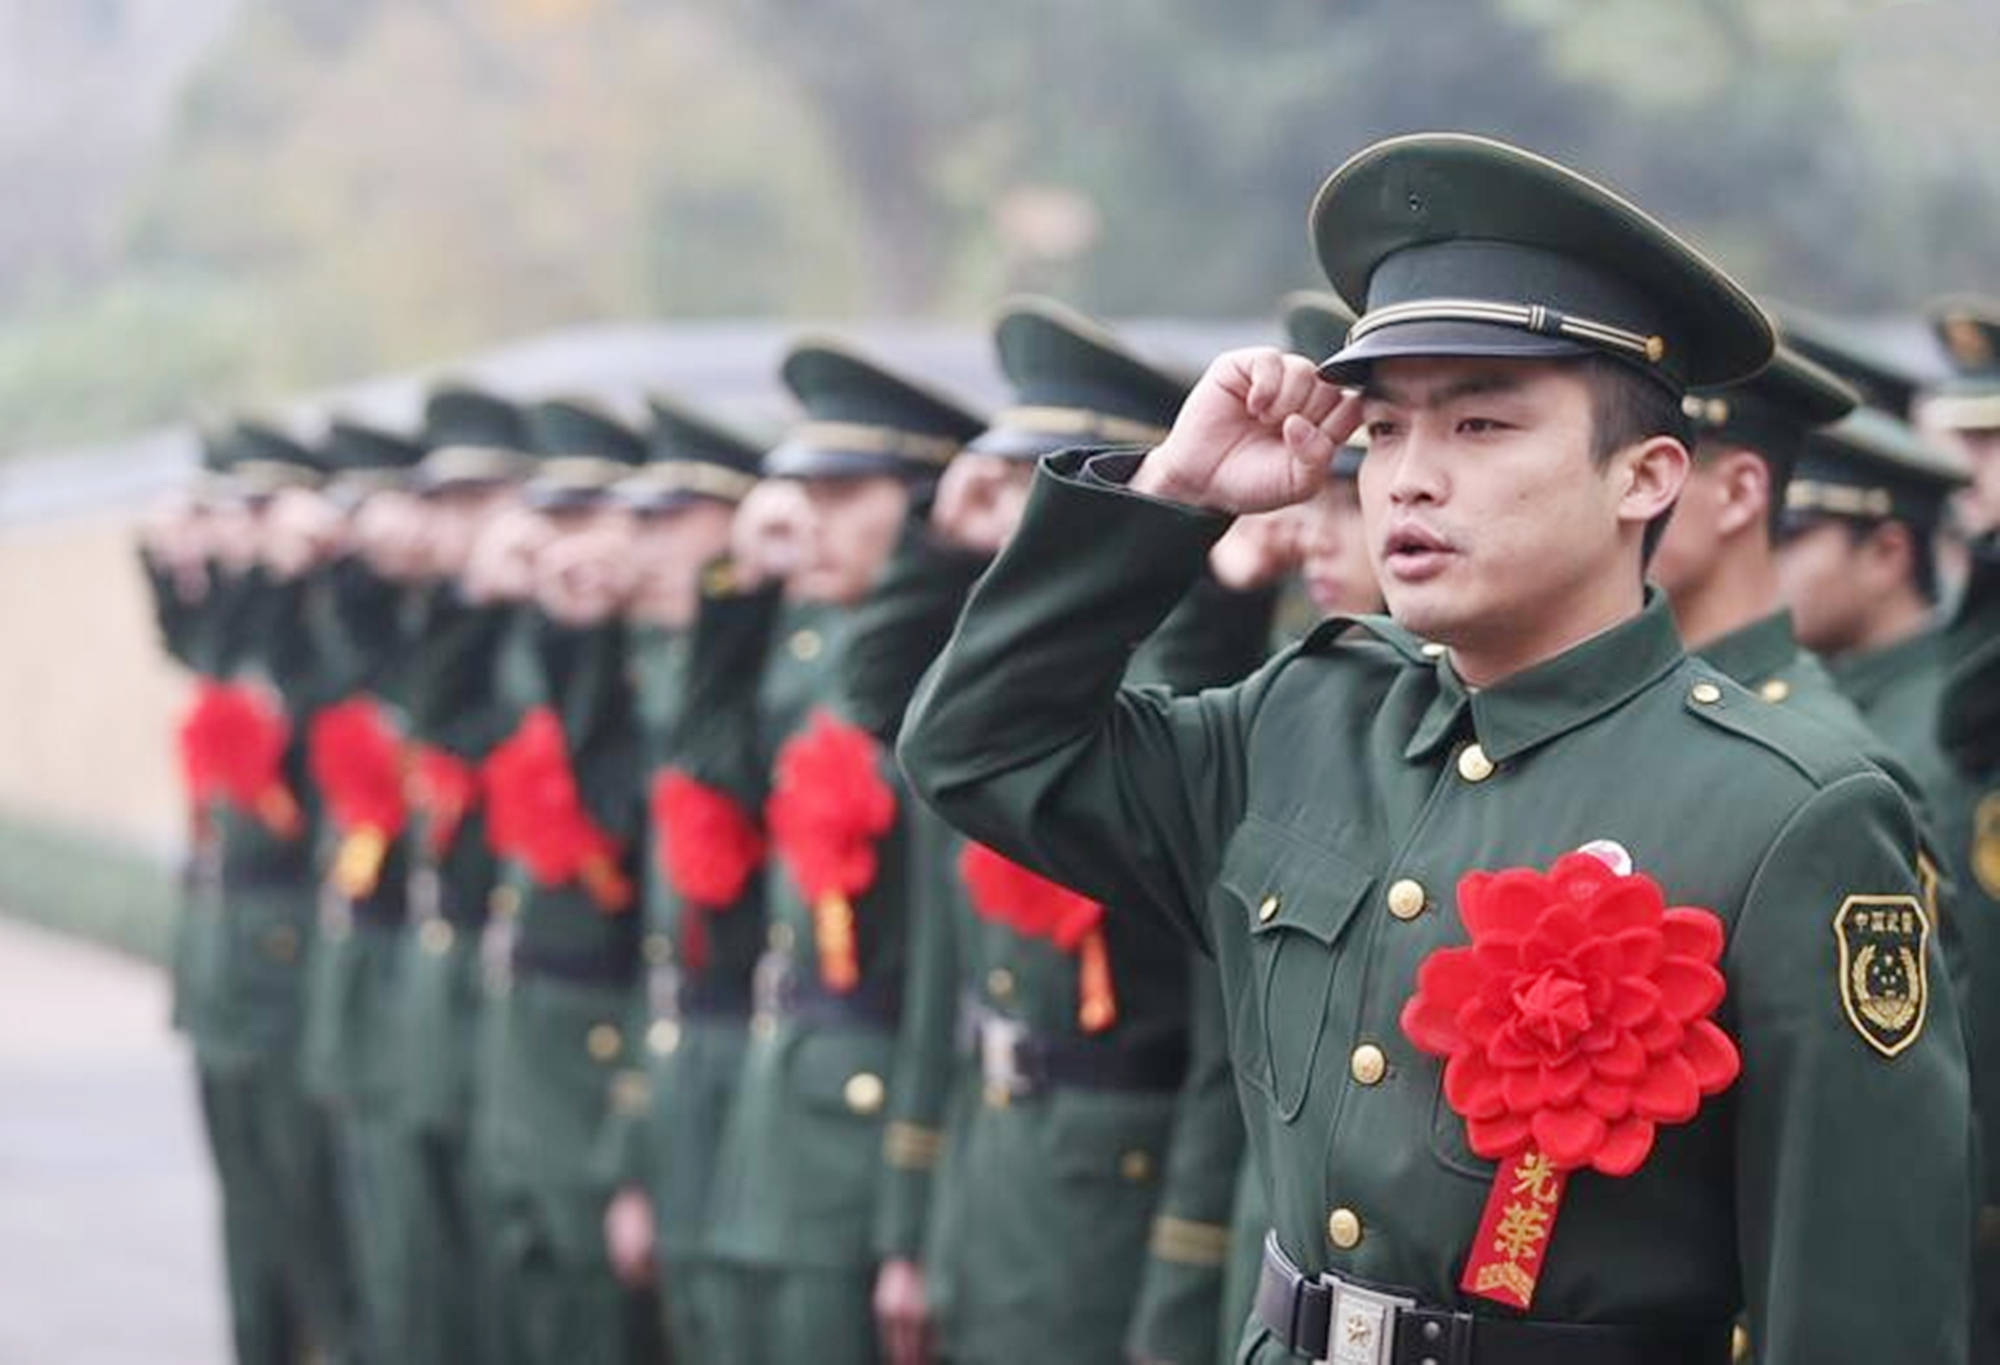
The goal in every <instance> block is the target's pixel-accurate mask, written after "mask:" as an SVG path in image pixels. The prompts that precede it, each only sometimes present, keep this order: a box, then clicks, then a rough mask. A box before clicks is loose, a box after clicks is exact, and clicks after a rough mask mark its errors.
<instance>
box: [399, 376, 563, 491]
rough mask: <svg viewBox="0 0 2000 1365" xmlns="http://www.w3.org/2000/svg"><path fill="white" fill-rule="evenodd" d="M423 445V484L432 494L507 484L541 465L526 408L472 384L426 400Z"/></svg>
mask: <svg viewBox="0 0 2000 1365" xmlns="http://www.w3.org/2000/svg"><path fill="white" fill-rule="evenodd" d="M423 443H424V445H425V446H427V447H429V453H428V454H426V455H425V456H424V458H423V460H422V461H421V462H420V463H419V464H418V465H417V482H418V484H419V485H420V486H421V487H422V488H423V489H424V491H426V492H436V491H438V490H440V489H444V488H449V487H457V486H464V485H476V484H485V483H506V482H509V481H511V480H513V479H518V478H523V477H525V476H526V475H527V474H528V472H529V471H530V470H532V469H533V468H534V465H535V459H534V456H533V455H532V454H530V453H529V452H530V451H531V450H532V448H533V442H532V441H531V440H530V438H529V436H528V423H527V419H526V418H525V417H524V416H523V415H522V413H521V410H520V408H518V407H516V406H515V405H514V404H512V403H510V402H508V401H507V400H506V399H504V398H501V397H498V396H496V395H494V394H490V393H487V392H485V391H484V390H483V389H476V388H473V387H472V386H470V385H468V384H441V385H439V386H438V387H437V388H435V389H433V390H431V392H430V395H429V397H427V398H425V399H424V426H423Z"/></svg>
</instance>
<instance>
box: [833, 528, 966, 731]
mask: <svg viewBox="0 0 2000 1365" xmlns="http://www.w3.org/2000/svg"><path fill="white" fill-rule="evenodd" d="M988 562H989V560H988V559H987V557H986V556H984V555H976V554H968V553H966V552H964V551H962V550H957V549H953V548H951V547H949V546H946V545H943V544H941V543H940V542H938V541H937V540H936V539H935V538H934V537H933V536H932V535H931V533H930V526H929V523H928V521H927V519H925V518H923V517H919V516H913V517H911V518H910V519H909V520H908V521H907V522H906V523H905V524H904V527H903V535H902V539H901V540H900V541H899V542H898V544H897V547H896V553H895V555H894V556H893V557H892V558H891V559H890V561H889V567H888V569H887V570H886V571H885V572H884V573H883V575H882V579H881V581H880V582H879V583H877V584H876V586H875V588H874V590H873V591H872V592H870V593H869V595H868V599H867V600H866V601H865V602H863V603H862V604H861V606H859V607H858V608H856V610H855V613H854V623H853V625H852V626H851V627H850V628H849V629H848V632H847V639H846V642H845V643H844V644H843V645H842V647H841V679H842V687H843V690H844V692H845V694H846V702H847V706H848V710H849V712H850V714H851V715H852V717H853V719H854V722H855V724H857V725H859V726H860V727H861V728H862V729H864V730H866V731H868V733H870V734H872V735H874V736H875V737H876V738H878V739H880V740H881V741H882V742H883V743H885V744H894V743H895V741H896V733H897V731H898V730H900V729H901V728H902V723H903V713H904V711H905V709H907V708H908V706H909V704H910V694H911V693H912V692H914V691H915V690H916V686H917V682H918V680H919V679H921V678H922V677H923V675H924V670H925V669H926V668H927V667H929V666H930V662H931V660H933V659H935V658H936V657H937V655H938V651H939V650H941V649H943V648H944V642H945V640H946V639H947V638H949V636H950V635H951V628H952V625H953V624H954V623H955V622H956V621H957V620H958V614H959V612H960V611H961V610H962V609H963V608H964V606H965V597H966V594H967V593H968V592H970V591H971V590H972V584H973V582H974V580H976V579H977V578H978V577H979V575H980V574H981V573H982V572H983V571H984V570H985V568H986V565H987V564H988Z"/></svg>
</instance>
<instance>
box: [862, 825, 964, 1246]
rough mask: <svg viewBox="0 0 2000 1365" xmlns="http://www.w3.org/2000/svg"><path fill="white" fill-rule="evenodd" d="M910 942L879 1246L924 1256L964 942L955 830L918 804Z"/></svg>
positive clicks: (885, 1134)
mask: <svg viewBox="0 0 2000 1365" xmlns="http://www.w3.org/2000/svg"><path fill="white" fill-rule="evenodd" d="M911 833H912V835H913V837H912V839H911V841H910V843H911V847H912V849H913V856H912V864H913V865H912V868H911V878H910V884H911V886H912V888H913V889H914V890H915V893H916V894H915V898H914V900H913V901H912V904H911V906H910V910H911V921H910V951H909V958H908V960H907V962H906V963H905V968H906V971H907V973H908V975H907V977H906V979H905V983H904V987H903V1015H902V1020H901V1023H900V1025H899V1027H898V1032H897V1038H896V1061H895V1067H894V1069H893V1070H892V1071H891V1073H890V1077H889V1104H888V1108H887V1110H886V1111H885V1118H886V1122H885V1123H884V1125H883V1130H882V1162H883V1172H882V1181H881V1184H880V1186H879V1187H878V1194H877V1200H876V1214H875V1250H876V1253H877V1254H878V1255H879V1256H881V1257H882V1259H884V1260H914V1261H920V1260H922V1259H923V1253H924V1230H925V1228H926V1227H927V1226H928V1224H929V1221H930V1199H931V1182H932V1179H933V1177H934V1174H935V1172H936V1169H937V1165H938V1159H939V1157H940V1156H941V1155H942V1151H943V1146H944V1127H945V1114H946V1110H947V1108H948V1107H949V1105H950V1101H951V1083H952V1073H953V1069H954V1067H953V1062H954V1057H955V1052H956V1042H957V1031H958V1030H957V1026H956V1025H957V1014H958V1000H957V990H956V986H957V982H958V971H957V961H958V945H957V941H956V928H957V924H956V920H955V917H954V913H953V910H952V902H951V899H950V896H951V888H950V881H949V867H950V858H949V852H950V847H951V845H952V844H953V843H954V839H953V836H952V833H951V831H950V829H948V828H947V827H946V826H945V825H944V823H943V822H942V821H940V820H939V819H938V818H937V817H936V816H934V815H932V814H931V813H930V812H929V811H926V810H923V809H922V808H920V807H919V808H913V810H912V830H911Z"/></svg>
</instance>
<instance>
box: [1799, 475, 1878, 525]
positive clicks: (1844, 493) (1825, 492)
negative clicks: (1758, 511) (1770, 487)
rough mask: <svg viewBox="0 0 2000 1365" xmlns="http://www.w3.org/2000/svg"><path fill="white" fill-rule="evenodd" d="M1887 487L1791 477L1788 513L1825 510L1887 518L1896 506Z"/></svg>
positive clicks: (1842, 515)
mask: <svg viewBox="0 0 2000 1365" xmlns="http://www.w3.org/2000/svg"><path fill="white" fill-rule="evenodd" d="M1895 505H1896V504H1895V499H1894V498H1892V497H1891V496H1890V495H1889V490H1888V489H1886V488H1858V487H1856V486H1854V485H1853V484H1845V483H1823V482H1821V481H1819V480H1817V479H1794V480H1792V482H1791V483H1790V484H1789V485H1788V486H1787V487H1786V489H1785V510H1786V511H1788V512H1828V513H1831V514H1832V515H1834V516H1837V517H1886V516H1888V515H1889V514H1890V512H1891V511H1893V510H1894V508H1895Z"/></svg>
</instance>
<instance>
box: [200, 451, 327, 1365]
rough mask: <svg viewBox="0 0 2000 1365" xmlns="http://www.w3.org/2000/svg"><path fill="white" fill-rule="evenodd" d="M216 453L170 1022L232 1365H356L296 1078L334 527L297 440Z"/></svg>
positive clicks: (312, 1124)
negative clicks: (187, 1071) (190, 1075)
mask: <svg viewBox="0 0 2000 1365" xmlns="http://www.w3.org/2000/svg"><path fill="white" fill-rule="evenodd" d="M223 451H224V453H223V454H222V456H221V458H220V459H219V460H217V461H216V463H219V464H221V465H222V466H223V473H222V479H221V481H220V482H219V483H210V484H208V485H207V489H208V492H209V494H210V495H211V497H212V498H213V501H212V504H211V507H210V513H209V516H210V520H211V521H212V530H213V535H214V546H215V556H214V560H213V563H212V572H211V575H210V584H209V589H208V594H207V597H206V599H205V600H206V602H207V605H206V607H205V608H204V614H205V615H206V616H207V620H206V622H205V628H204V630H203V631H202V632H201V636H202V638H201V643H200V644H199V646H196V648H198V651H199V652H198V654H197V657H199V658H200V659H201V660H202V663H203V668H204V672H205V674H206V680H205V682H204V683H203V685H202V686H201V687H200V688H199V690H198V691H197V694H196V698H195V701H194V704H193V706H192V707H191V708H190V711H189V714H188V716H187V718H186V720H185V721H184V722H183V725H182V729H181V735H180V743H181V750H182V757H183V761H184V764H185V767H186V771H187V777H188V781H189V787H190V796H191V801H192V804H193V806H194V829H195V841H196V846H195V854H194V873H193V876H192V879H191V885H190V893H189V896H188V899H187V903H186V910H185V916H186V923H185V924H184V926H183V929H182V932H181V935H180V944H179V950H180V951H179V962H178V963H177V967H178V970H177V990H176V1001H175V1013H176V1018H177V1020H178V1022H179V1024H180V1026H181V1027H182V1028H183V1029H184V1030H185V1031H186V1032H187V1034H188V1037H189V1040H190V1041H191V1042H192V1044H193V1045H194V1049H195V1057H196V1063H197V1066H198V1068H199V1074H200V1078H201V1100H202V1114H203V1118H204V1120H205V1122H206V1125H207V1128H208V1134H209V1143H210V1147H211V1149H212V1152H213V1154H214V1158H215V1165H216V1174H217V1177H218V1183H219V1185H220V1189H221V1195H222V1215H223V1253H224V1258H225V1262H226V1265H227V1267H228V1275H229V1296H230V1317H231V1326H232V1333H233V1337H234V1343H235V1351H236V1358H237V1359H238V1360H239V1361H242V1362H246V1365H247V1363H248V1362H272V1363H273V1365H276V1363H277V1362H286V1363H287V1365H289V1362H291V1361H294V1360H296V1359H298V1358H299V1357H300V1355H301V1354H302V1353H304V1352H307V1351H309V1350H310V1351H318V1352H320V1353H322V1354H323V1355H324V1356H325V1357H326V1358H328V1359H332V1360H346V1359H352V1358H354V1356H355V1354H356V1346H357V1341H356V1335H357V1334H356V1330H355V1318H354V1314H355V1306H354V1297H353V1292H352V1287H351V1281H350V1279H349V1268H348V1263H347V1258H346V1254H345V1247H344V1244H343V1236H344V1234H343V1230H342V1227H341V1222H340V1209H339V1206H338V1203H337V1200H336V1196H335V1174H336V1173H335V1166H334V1159H333V1151H332V1144H331V1138H330V1134H329V1132H328V1129H327V1124H326V1116H325V1114H324V1112H323V1111H322V1110H321V1109H320V1108H319V1107H318V1106H317V1105H316V1104H314V1103H313V1102H312V1100H311V1099H310V1098H309V1097H308V1095H307V1093H306V1091H305V1088H304V1086H303V1085H302V1084H301V1079H300V1071H299V1048H300V1034H301V1028H302V1016H303V1009H302V999H303V995H304V972H305V969H306V965H307V963H308V961H309V959H310V957H311V954H312V950H313V946H314V932H313V901H314V876H313V863H312V833H313V829H314V795H313V792H312V790H311V783H310V781H309V780H308V777H307V774H306V770H305V769H306V749H305V729H306V725H307V723H308V721H309V718H310V717H311V715H312V714H313V712H314V711H315V710H316V709H317V707H318V706H319V705H320V704H321V702H322V701H323V700H324V694H323V692H322V691H321V689H320V686H319V680H318V678H317V676H316V668H317V666H318V660H317V658H316V656H315V653H314V651H313V648H312V645H311V641H310V640H309V638H308V636H307V632H306V630H305V626H304V611H303V602H304V600H305V596H306V594H307V592H308V588H309V584H310V582H311V579H312V576H313V573H314V572H315V566H316V564H317V563H318V562H319V561H320V560H321V559H322V558H323V557H324V552H325V550H326V546H327V541H326V536H327V532H328V528H329V526H330V525H331V521H332V518H331V514H330V512H329V511H328V510H327V509H326V508H324V506H323V505H321V502H320V499H319V497H318V494H317V493H316V491H315V490H316V489H317V487H318V485H319V484H320V482H321V480H322V474H321V471H320V470H319V469H318V468H317V467H316V466H315V464H314V463H313V461H312V457H311V455H310V453H309V452H308V451H307V450H306V449H305V448H304V447H303V446H301V445H299V444H298V443H297V442H296V441H294V440H292V439H291V438H290V437H289V436H287V435H285V434H284V433H282V432H280V431H278V430H276V429H275V428H273V427H270V426H269V425H267V424H264V423H258V422H243V423H238V424H237V425H236V426H235V427H234V429H233V430H232V431H230V433H229V434H228V435H227V436H226V437H225V438H224V442H223Z"/></svg>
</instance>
